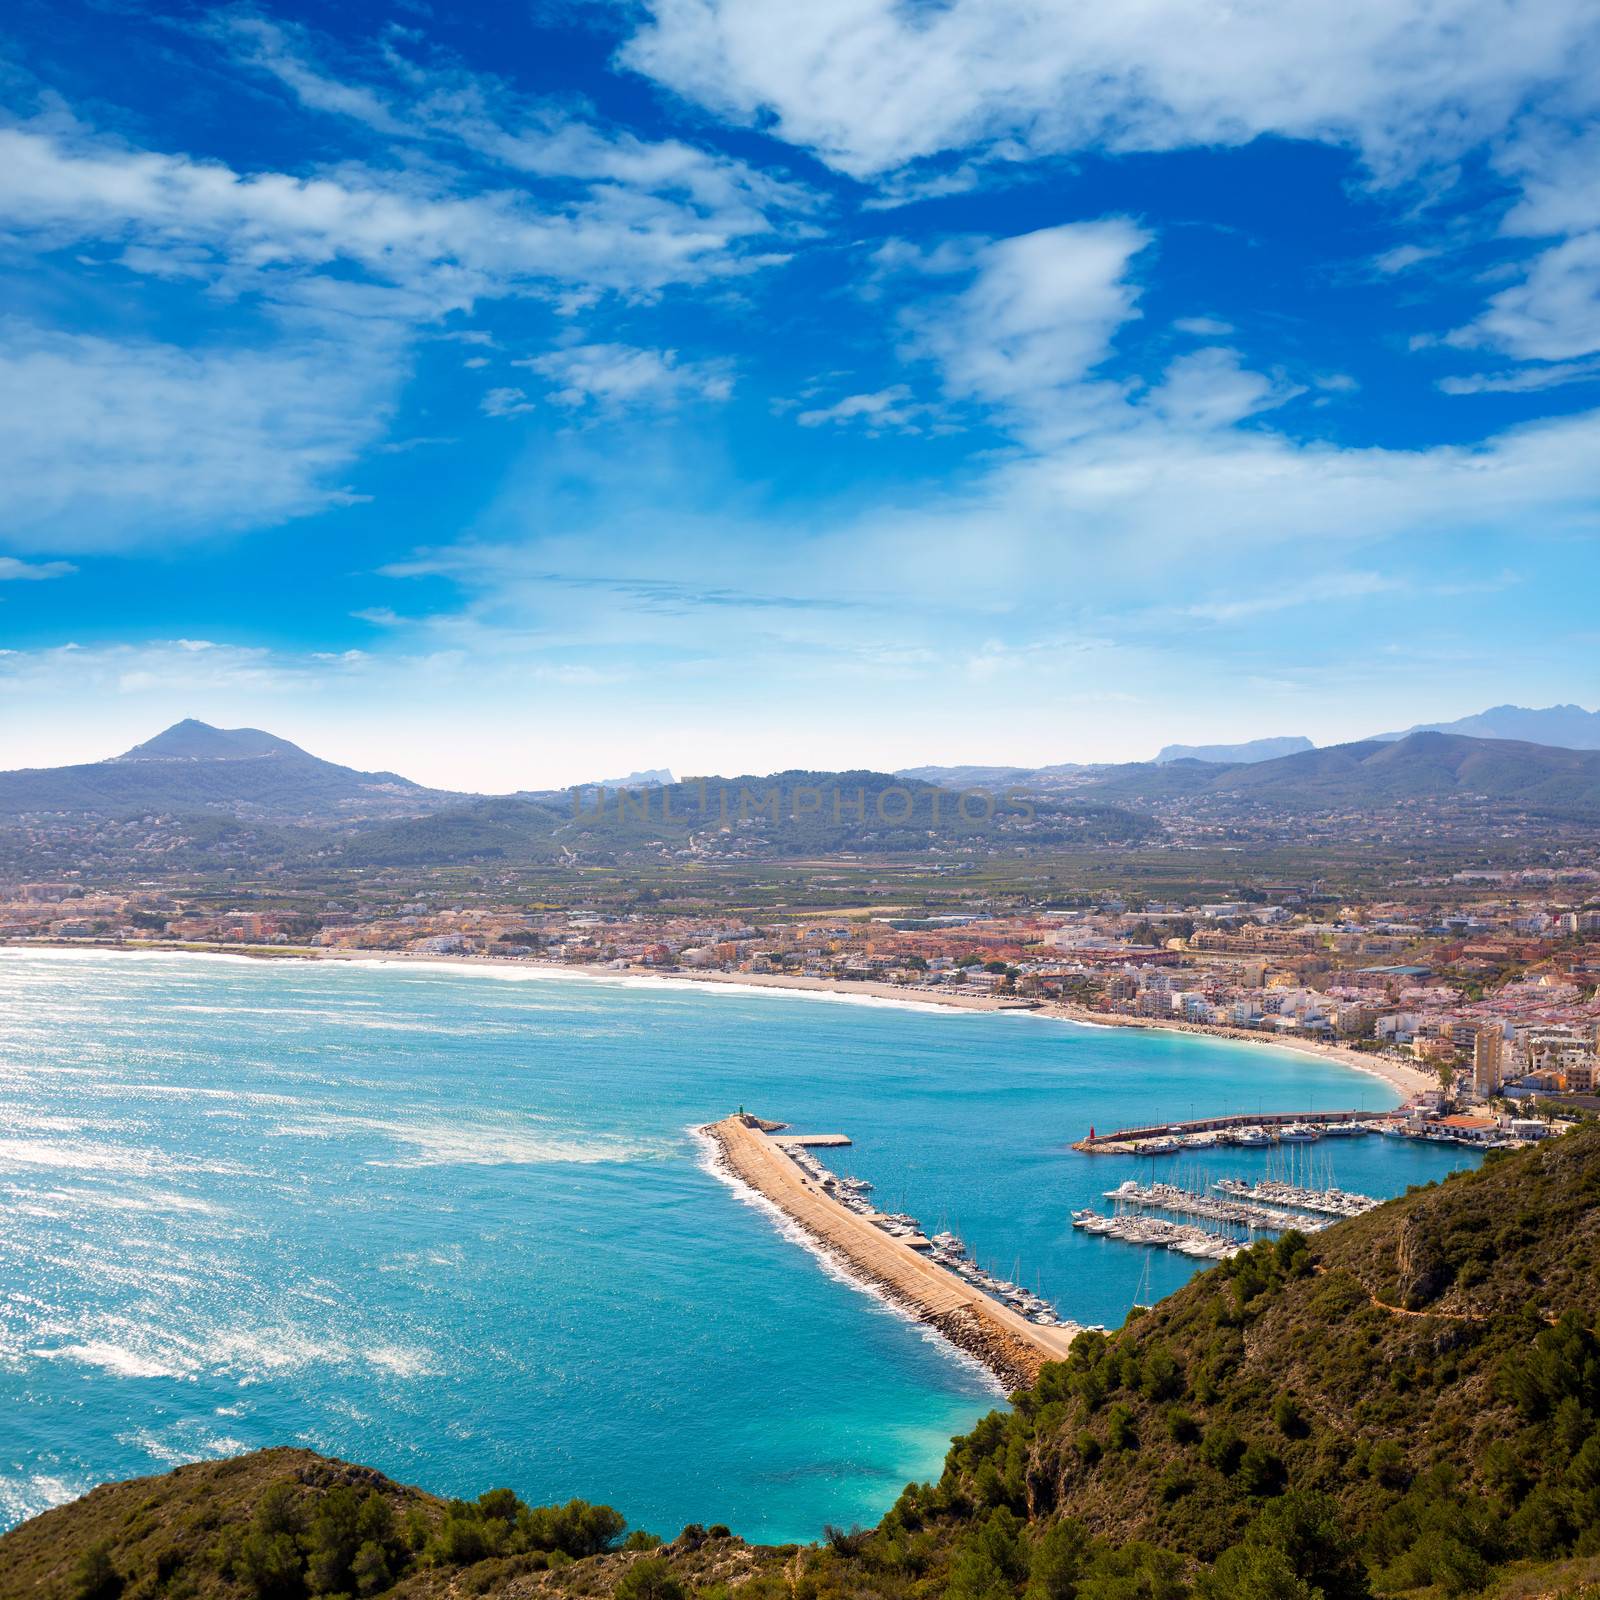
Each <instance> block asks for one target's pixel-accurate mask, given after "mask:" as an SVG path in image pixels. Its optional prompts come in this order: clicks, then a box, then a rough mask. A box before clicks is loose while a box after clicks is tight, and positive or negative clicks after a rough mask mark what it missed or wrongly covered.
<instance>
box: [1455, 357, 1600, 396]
mask: <svg viewBox="0 0 1600 1600" xmlns="http://www.w3.org/2000/svg"><path fill="white" fill-rule="evenodd" d="M1590 378H1600V360H1591V361H1562V362H1557V363H1556V364H1555V365H1553V366H1547V367H1522V368H1519V369H1518V370H1517V371H1514V372H1478V373H1472V374H1470V375H1469V376H1467V377H1451V378H1440V379H1439V384H1438V387H1439V388H1440V389H1442V390H1443V391H1444V392H1445V393H1446V394H1533V393H1536V392H1537V391H1538V390H1540V389H1555V388H1559V387H1560V386H1561V385H1562V384H1565V383H1581V382H1583V381H1585V380H1587V379H1590Z"/></svg>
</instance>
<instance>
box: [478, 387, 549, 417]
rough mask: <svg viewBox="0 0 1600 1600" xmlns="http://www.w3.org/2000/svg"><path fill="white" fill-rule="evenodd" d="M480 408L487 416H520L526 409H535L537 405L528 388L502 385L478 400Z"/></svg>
mask: <svg viewBox="0 0 1600 1600" xmlns="http://www.w3.org/2000/svg"><path fill="white" fill-rule="evenodd" d="M478 409H479V410H480V411H482V412H483V414H484V416H486V417H519V416H521V415H522V414H523V412H525V411H532V410H534V409H535V406H534V403H533V401H531V400H530V399H529V398H528V395H527V391H526V390H524V389H514V388H511V387H501V388H498V389H491V390H490V391H489V392H488V393H487V394H486V395H484V397H483V399H482V400H480V401H479V402H478Z"/></svg>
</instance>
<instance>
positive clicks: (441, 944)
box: [0, 867, 1600, 1142]
mask: <svg viewBox="0 0 1600 1600" xmlns="http://www.w3.org/2000/svg"><path fill="white" fill-rule="evenodd" d="M1269 888H1270V893H1265V892H1263V889H1262V888H1261V887H1260V886H1253V887H1252V888H1251V889H1250V890H1249V891H1248V892H1247V893H1245V892H1241V893H1240V894H1239V895H1238V896H1236V897H1234V898H1230V899H1217V900H1196V901H1193V902H1188V901H1179V900H1175V899H1172V900H1154V899H1150V898H1139V897H1136V896H1133V895H1131V894H1130V895H1119V894H1114V893H1101V894H1098V895H1093V896H1087V895H1085V896H1079V897H1077V898H1078V899H1079V900H1080V901H1081V902H1083V903H1079V904H1073V905H1050V904H1028V903H1025V902H1023V901H1020V900H1019V899H1018V897H1012V900H1011V903H1007V904H1003V905H1002V904H985V903H983V902H982V900H981V899H978V898H973V897H969V898H967V899H966V900H964V901H962V902H961V909H960V910H937V909H933V906H932V904H931V903H927V902H925V903H924V904H922V905H898V906H896V905H880V906H873V905H870V904H869V905H863V906H861V907H854V908H845V909H843V910H825V911H817V910H812V911H798V910H797V911H788V912H786V911H774V910H765V911H763V912H762V913H761V914H760V915H759V916H756V915H745V916H740V915H737V914H726V913H721V912H712V913H707V912H704V911H697V912H688V911H684V912H680V911H677V910H675V909H673V908H671V907H670V906H668V905H661V906H654V907H652V906H645V907H635V908H632V909H627V910H622V909H611V908H604V907H599V906H588V907H586V906H585V905H583V904H582V903H581V902H579V903H574V904H570V905H566V906H560V907H550V906H531V905H521V906H519V905H515V904H509V905H508V904H506V903H505V898H506V897H505V896H504V895H501V896H499V897H498V898H497V901H496V903H487V904H486V903H481V902H482V898H483V897H481V896H480V897H479V901H480V903H476V904H475V903H472V901H471V899H469V898H467V897H462V898H461V899H460V900H459V901H457V902H454V903H452V902H450V901H448V900H447V899H446V898H445V897H444V896H441V895H440V894H439V893H438V892H437V890H434V891H432V892H430V891H429V890H428V888H427V887H426V886H422V887H418V888H416V889H414V891H413V893H414V898H411V899H409V900H400V901H398V902H397V903H394V904H389V905H377V906H375V905H373V904H372V903H371V902H370V900H369V901H368V902H367V903H366V904H364V905H361V906H356V905H354V904H350V903H344V902H341V901H339V900H327V901H324V902H323V903H321V904H318V905H311V904H308V903H307V900H306V898H305V897H304V896H301V897H300V898H299V899H298V900H297V901H296V902H295V903H294V904H293V906H292V907H283V906H280V907H277V908H274V907H272V906H271V905H259V904H257V905H251V906H248V907H228V906H222V907H220V908H219V907H218V906H217V904H216V895H215V893H210V894H207V895H204V896H202V895H186V894H185V893H184V892H183V891H182V890H180V889H175V888H174V889H169V888H166V887H153V888H149V889H138V888H135V889H132V890H128V889H125V888H118V889H115V890H110V889H108V890H104V891H101V890H96V889H95V888H94V887H92V886H91V885H88V884H85V883H82V882H73V881H68V880H64V881H58V882H34V883H18V884H10V885H0V939H3V940H5V941H6V942H8V943H13V944H24V945H28V944H49V945H65V946H75V947H111V948H122V949H127V948H160V947H167V948H172V947H179V948H189V949H219V950H234V951H239V952H251V953H258V954H261V955H267V956H271V955H276V956H279V957H285V958H288V957H295V956H300V957H306V958H312V957H323V958H330V959H359V958H384V959H407V960H429V961H440V960H450V961H467V962H472V961H495V962H508V963H516V964H519V965H528V966H538V967H559V968H563V969H567V970H576V971H587V972H598V973H606V974H634V975H637V976H640V977H644V976H652V975H653V976H658V977H661V978H676V979H679V980H684V979H694V980H701V981H707V982H723V983H728V982H732V983H744V984H754V985H761V986H778V987H793V988H809V989H833V990H839V991H843V992H847V993H850V992H854V993H860V994H865V995H877V996H879V997H882V998H893V999H901V1000H916V1001H927V1002H932V1003H937V1004H944V1005H955V1006H964V1007H974V1008H981V1009H999V1008H1029V1009H1035V1010H1041V1011H1045V1012H1048V1013H1057V1014H1063V1015H1067V1016H1073V1017H1077V1018H1079V1019H1086V1020H1098V1021H1101V1022H1105V1023H1110V1024H1114V1025H1123V1026H1134V1027H1140V1026H1143V1027H1160V1028H1178V1029H1185V1030H1192V1031H1197V1032H1206V1033H1217V1034H1222V1035H1225V1036H1229V1037H1237V1038H1240V1039H1246V1040H1257V1041H1272V1042H1277V1043H1280V1044H1283V1045H1286V1046H1290V1047H1293V1048H1298V1049H1306V1050H1315V1051H1318V1052H1326V1053H1330V1054H1334V1055H1337V1056H1338V1057H1340V1058H1342V1059H1344V1060H1345V1061H1346V1062H1347V1063H1348V1064H1350V1065H1352V1066H1359V1067H1362V1068H1364V1069H1366V1070H1368V1071H1370V1072H1373V1073H1376V1074H1378V1075H1380V1076H1382V1077H1385V1078H1387V1079H1388V1080H1389V1081H1390V1082H1392V1083H1393V1084H1395V1085H1396V1086H1397V1087H1398V1088H1400V1089H1402V1090H1404V1091H1405V1093H1406V1094H1407V1096H1408V1098H1409V1104H1410V1107H1411V1109H1412V1112H1413V1114H1414V1115H1415V1116H1416V1117H1417V1118H1419V1119H1420V1126H1422V1127H1423V1128H1425V1129H1426V1130H1427V1131H1431V1132H1432V1133H1433V1134H1434V1135H1435V1136H1440V1137H1449V1138H1453V1139H1461V1140H1468V1141H1482V1142H1494V1141H1496V1140H1497V1139H1503V1138H1504V1137H1505V1136H1506V1134H1507V1131H1508V1128H1509V1126H1510V1124H1511V1123H1513V1122H1515V1121H1518V1120H1521V1121H1527V1120H1528V1117H1529V1115H1530V1114H1531V1113H1543V1114H1546V1115H1548V1114H1552V1113H1554V1112H1556V1111H1557V1110H1560V1111H1565V1112H1567V1113H1573V1112H1575V1113H1578V1114H1585V1113H1588V1114H1592V1113H1593V1112H1594V1111H1596V1109H1600V1093H1597V1090H1600V872H1595V871H1593V870H1589V869H1585V868H1579V867H1569V868H1564V869H1562V870H1560V871H1527V870H1521V871H1519V870H1503V871H1493V870H1485V871H1480V872H1457V873H1452V874H1449V875H1448V876H1447V877H1443V878H1438V879H1435V880H1434V881H1432V882H1430V883H1425V884H1419V885H1416V886H1412V887H1410V888H1408V889H1407V890H1406V892H1404V893H1400V892H1394V893H1391V894H1390V895H1388V896H1386V897H1384V898H1382V899H1373V900H1368V901H1362V902H1355V901H1351V902H1344V901H1342V900H1341V899H1340V898H1339V897H1337V896H1333V897H1331V898H1330V896H1329V894H1328V892H1327V891H1326V889H1325V888H1324V886H1323V885H1321V884H1318V883H1314V882H1300V883H1296V882H1283V883H1276V884H1272V885H1270V886H1269ZM254 898H255V899H257V900H258V901H259V900H260V899H261V898H262V897H260V896H257V897H254Z"/></svg>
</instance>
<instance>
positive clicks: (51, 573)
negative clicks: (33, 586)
mask: <svg viewBox="0 0 1600 1600" xmlns="http://www.w3.org/2000/svg"><path fill="white" fill-rule="evenodd" d="M77 570H78V569H77V568H76V567H75V566H73V564H72V563H71V562H70V561H22V560H19V559H18V558H17V557H16V556H0V583H39V582H42V581H43V580H45V579H48V578H65V577H66V576H67V575H68V574H69V573H73V572H76V571H77Z"/></svg>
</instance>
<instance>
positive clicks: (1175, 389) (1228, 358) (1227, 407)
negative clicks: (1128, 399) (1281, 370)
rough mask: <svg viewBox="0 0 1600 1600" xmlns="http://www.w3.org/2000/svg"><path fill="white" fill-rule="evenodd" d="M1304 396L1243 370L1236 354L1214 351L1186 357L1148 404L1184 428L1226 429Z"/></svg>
mask: <svg viewBox="0 0 1600 1600" xmlns="http://www.w3.org/2000/svg"><path fill="white" fill-rule="evenodd" d="M1300 393H1303V390H1301V389H1300V388H1299V387H1298V386H1296V385H1292V384H1287V383H1283V382H1275V381H1274V380H1273V379H1271V378H1269V377H1268V376H1267V375H1266V374H1265V373H1261V372H1251V371H1250V370H1249V369H1248V368H1246V367H1245V366H1243V365H1242V364H1241V362H1240V360H1239V353H1238V351H1236V350H1223V349H1218V348H1211V349H1206V350H1196V351H1194V352H1193V353H1192V354H1191V355H1186V356H1180V357H1179V358H1178V359H1177V360H1176V361H1174V362H1173V363H1172V365H1171V366H1170V367H1168V368H1167V371H1166V376H1165V377H1164V378H1163V379H1162V381H1161V383H1160V384H1159V385H1158V386H1157V387H1156V388H1155V389H1153V390H1152V391H1151V393H1150V395H1149V397H1148V400H1147V402H1146V403H1147V404H1148V405H1149V406H1150V407H1151V409H1153V410H1154V411H1156V412H1157V413H1159V415H1161V416H1162V417H1164V418H1165V419H1166V420H1167V421H1168V422H1170V423H1172V424H1173V425H1175V426H1177V427H1183V428H1221V427H1226V426H1227V425H1228V424H1229V423H1233V422H1242V421H1243V420H1244V418H1246V417H1248V416H1252V415H1254V414H1255V413H1256V412H1258V411H1266V410H1270V409H1271V408H1272V407H1274V406H1280V405H1283V404H1284V403H1285V402H1286V401H1288V400H1291V399H1293V398H1294V396H1295V395H1297V394H1300Z"/></svg>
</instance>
